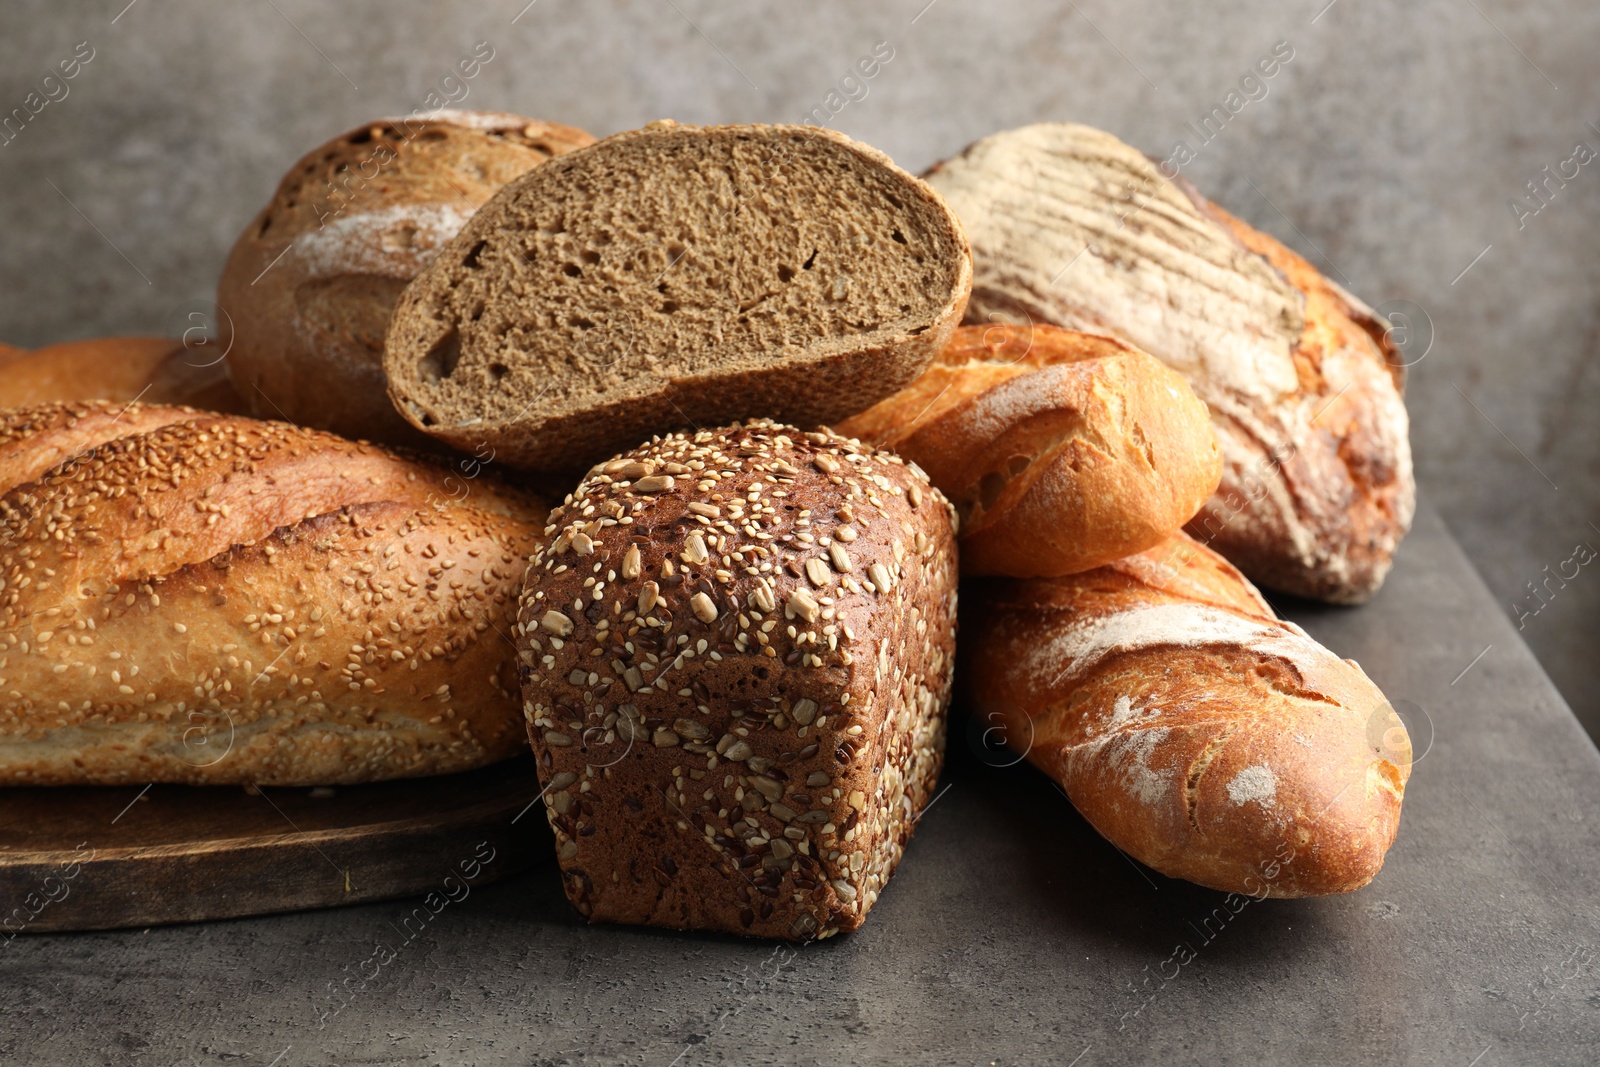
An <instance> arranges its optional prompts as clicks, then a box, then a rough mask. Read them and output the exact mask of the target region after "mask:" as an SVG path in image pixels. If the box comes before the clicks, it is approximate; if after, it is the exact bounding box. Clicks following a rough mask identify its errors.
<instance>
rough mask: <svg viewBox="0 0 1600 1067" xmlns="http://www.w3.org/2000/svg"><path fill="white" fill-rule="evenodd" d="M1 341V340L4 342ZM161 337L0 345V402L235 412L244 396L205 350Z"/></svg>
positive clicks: (216, 347) (209, 346)
mask: <svg viewBox="0 0 1600 1067" xmlns="http://www.w3.org/2000/svg"><path fill="white" fill-rule="evenodd" d="M7 347H9V346H7ZM221 351H222V349H221V347H220V346H219V345H214V344H207V345H204V346H199V347H196V348H195V349H190V348H188V347H186V346H185V345H184V343H183V342H182V341H178V340H174V339H171V338H166V337H102V338H96V339H95V340H91V341H67V342H63V343H62V344H55V345H46V346H45V347H44V348H36V349H34V350H32V351H24V350H22V349H11V350H10V351H9V352H8V353H0V408H20V407H29V406H32V405H36V404H54V403H70V402H74V401H82V400H118V401H121V402H123V403H127V402H129V401H131V400H143V401H144V402H145V403H147V404H184V405H188V406H190V407H197V408H205V409H207V410H210V411H222V412H229V413H232V414H239V413H242V412H243V411H244V403H243V401H241V400H240V398H239V394H238V393H236V392H234V390H233V384H232V383H231V382H230V381H229V380H228V372H227V369H226V368H225V367H223V365H222V361H221V359H220V358H219V357H218V356H215V355H213V352H221Z"/></svg>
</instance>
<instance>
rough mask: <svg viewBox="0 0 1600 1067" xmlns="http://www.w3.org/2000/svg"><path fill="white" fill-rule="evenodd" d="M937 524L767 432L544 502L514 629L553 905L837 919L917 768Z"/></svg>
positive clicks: (942, 582) (851, 916)
mask: <svg viewBox="0 0 1600 1067" xmlns="http://www.w3.org/2000/svg"><path fill="white" fill-rule="evenodd" d="M955 611H956V552H955V539H954V512H953V510H952V509H951V507H950V505H949V504H948V503H947V502H946V501H945V499H944V497H943V496H942V495H941V494H940V493H939V492H938V490H936V489H934V488H933V487H932V485H931V484H930V483H929V482H928V480H927V477H926V476H925V475H924V474H923V473H922V472H921V471H920V470H919V469H917V468H916V467H915V466H913V465H911V464H908V463H906V462H905V461H904V460H902V459H900V458H899V457H898V456H895V455H893V454H891V453H887V452H880V451H876V450H874V449H872V448H869V447H867V446H864V445H861V444H860V443H858V442H856V441H852V440H849V439H847V438H843V437H839V436H837V435H834V434H830V433H804V434H803V433H801V432H800V431H799V430H796V429H792V428H790V427H786V426H781V425H778V424H775V423H771V422H766V421H751V422H747V423H745V424H744V425H741V426H733V427H728V428H723V429H718V430H706V431H701V432H698V433H692V434H690V433H683V434H674V435H672V436H669V437H658V438H656V439H654V440H652V441H651V442H650V443H649V444H647V445H645V446H643V447H641V448H638V449H635V450H634V451H633V452H630V453H627V454H625V455H623V456H621V457H620V458H618V459H616V460H613V461H611V462H609V463H605V464H603V465H601V466H599V467H596V468H595V469H594V470H592V471H591V472H590V473H589V476H588V477H587V478H586V479H585V480H584V481H583V483H582V484H581V485H580V486H579V487H578V489H577V491H576V492H574V493H573V494H572V495H571V496H569V497H568V498H567V500H566V503H565V504H563V505H562V506H561V507H559V508H557V509H556V510H555V511H554V512H552V513H551V516H550V524H549V525H548V526H547V527H546V528H545V536H544V539H543V541H542V542H541V543H540V544H539V546H538V547H537V548H536V549H535V551H534V554H533V558H532V560H531V561H530V563H529V566H528V576H527V582H526V587H525V589H524V591H523V594H522V602H521V610H520V613H519V617H518V621H519V625H518V630H517V633H518V644H519V648H520V650H521V655H522V661H523V667H522V690H523V697H524V712H525V714H526V716H527V719H528V723H529V733H530V736H531V739H532V741H533V748H534V752H535V753H536V754H537V756H538V762H539V773H540V776H541V778H542V780H543V782H544V785H545V794H544V799H545V804H546V811H547V814H548V816H549V820H550V825H551V826H552V827H553V828H554V829H555V834H556V842H557V848H558V852H559V857H560V862H561V870H562V876H563V879H564V881H565V885H566V890H567V895H568V898H569V899H570V900H571V901H572V903H573V904H574V905H575V906H576V907H577V908H578V910H579V911H580V912H582V913H583V914H584V915H586V916H588V917H589V919H590V920H591V921H595V922H627V923H649V924H653V925H660V926H669V927H675V928H679V929H690V928H692V929H715V930H729V931H733V932H736V933H744V934H756V935H762V936H770V937H784V938H793V939H798V940H806V939H810V938H813V937H825V936H828V935H829V934H833V933H836V932H838V931H840V930H852V929H855V928H856V927H857V926H859V925H860V924H861V922H862V920H863V919H864V917H865V916H866V913H867V910H868V909H869V908H870V907H871V906H872V904H873V903H874V902H875V901H876V900H877V897H878V894H879V892H881V890H882V889H883V886H884V884H885V882H887V880H888V878H889V875H890V874H891V872H892V871H893V870H894V867H895V864H896V863H897V862H898V861H899V859H900V856H901V853H902V850H903V849H904V846H905V843H906V840H907V839H908V838H909V836H910V834H911V830H912V827H913V826H914V824H915V822H916V818H917V816H918V815H919V814H920V813H921V811H922V809H923V807H924V806H925V805H926V804H927V803H928V800H929V797H930V793H931V789H932V786H933V783H934V780H935V779H936V778H937V776H938V772H939V765H940V761H941V758H942V751H943V740H944V722H945V707H946V703H947V701H948V697H949V693H950V684H951V672H952V670H953V656H954V649H955Z"/></svg>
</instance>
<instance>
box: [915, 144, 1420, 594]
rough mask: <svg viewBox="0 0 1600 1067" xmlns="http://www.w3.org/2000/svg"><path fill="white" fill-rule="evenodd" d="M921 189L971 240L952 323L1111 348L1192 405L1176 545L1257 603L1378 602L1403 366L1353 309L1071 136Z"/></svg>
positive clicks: (1133, 154)
mask: <svg viewBox="0 0 1600 1067" xmlns="http://www.w3.org/2000/svg"><path fill="white" fill-rule="evenodd" d="M927 179H928V182H929V184H931V185H932V186H933V187H934V188H936V189H938V190H939V191H940V192H941V193H943V194H944V196H945V198H946V199H947V200H948V201H949V202H950V205H951V206H952V207H953V208H955V210H956V213H957V214H958V215H960V216H961V220H962V223H963V224H964V225H965V227H966V230H967V235H968V237H969V239H970V240H971V242H972V257H973V282H972V300H971V303H970V305H969V306H968V309H967V319H968V321H970V322H990V321H993V320H994V319H996V318H999V319H1001V320H1004V321H1015V322H1023V321H1027V322H1035V323H1037V322H1049V323H1055V324H1056V325H1060V326H1069V327H1073V328H1076V329H1083V330H1090V331H1093V332H1095V333H1105V334H1111V335H1113V336H1116V337H1121V338H1123V339H1125V340H1127V341H1129V342H1131V343H1133V344H1135V345H1138V346H1139V347H1140V348H1142V349H1143V350H1145V351H1146V352H1149V353H1150V354H1151V355H1153V356H1155V357H1156V358H1158V359H1160V360H1162V361H1163V362H1165V363H1167V364H1168V365H1169V366H1171V367H1173V368H1174V369H1176V370H1178V371H1180V372H1181V373H1182V374H1183V375H1184V376H1185V377H1186V378H1188V380H1189V382H1190V384H1191V385H1193V386H1194V389H1195V392H1196V393H1198V394H1199V395H1200V398H1201V399H1202V400H1204V401H1205V402H1206V404H1207V405H1208V406H1209V407H1210V409H1211V414H1212V417H1213V419H1214V420H1215V423H1216V429H1217V435H1218V439H1219V441H1220V443H1221V446H1222V452H1223V459H1224V469H1223V474H1222V483H1221V488H1220V489H1219V491H1218V492H1217V494H1216V495H1215V496H1213V497H1212V498H1211V500H1210V501H1209V502H1207V504H1206V506H1205V508H1204V509H1203V510H1202V511H1201V512H1200V514H1199V515H1198V516H1196V517H1195V519H1194V521H1193V522H1192V523H1191V524H1190V526H1189V530H1190V532H1191V533H1193V534H1194V535H1195V536H1196V537H1198V538H1200V539H1201V540H1203V541H1205V542H1206V543H1207V544H1209V545H1211V547H1213V548H1216V549H1218V550H1219V551H1221V552H1222V553H1223V555H1225V556H1227V557H1228V558H1229V559H1230V560H1232V561H1233V562H1234V563H1236V564H1238V565H1239V566H1240V567H1241V568H1242V569H1243V570H1244V571H1245V573H1247V574H1249V575H1250V576H1251V577H1252V578H1254V579H1255V580H1257V581H1259V582H1261V583H1262V584H1263V585H1267V586H1270V587H1272V588H1275V589H1282V590H1284V591H1286V592H1291V593H1296V594H1299V595H1301V596H1311V597H1318V598H1322V599H1326V600H1332V601H1337V602H1358V601H1361V600H1364V599H1366V598H1367V597H1369V596H1370V595H1372V593H1373V592H1374V591H1376V590H1377V588H1378V587H1379V585H1381V584H1382V582H1383V578H1384V576H1385V575H1386V574H1387V573H1388V571H1389V566H1390V562H1391V560H1392V558H1393V555H1394V551H1395V548H1396V546H1397V545H1398V544H1399V542H1400V539H1401V538H1402V537H1403V536H1404V535H1405V532H1406V530H1407V529H1409V528H1410V525H1411V516H1412V510H1413V507H1414V483H1413V479H1412V470H1411V450H1410V445H1409V442H1408V440H1407V426H1408V423H1407V417H1406V410H1405V405H1404V403H1403V402H1402V401H1401V397H1400V390H1399V384H1400V379H1401V377H1402V373H1401V368H1400V367H1399V366H1397V365H1396V364H1395V363H1394V362H1392V361H1390V360H1389V359H1388V355H1389V350H1388V348H1387V347H1386V346H1387V344H1388V342H1387V340H1386V334H1385V332H1384V325H1383V324H1380V323H1379V321H1378V319H1377V318H1376V316H1375V314H1374V313H1373V312H1372V310H1371V309H1370V308H1367V307H1366V306H1365V305H1364V304H1362V303H1361V302H1360V301H1359V300H1357V299H1356V298H1355V297H1353V296H1351V295H1350V294H1349V293H1347V292H1345V291H1344V290H1343V289H1341V288H1339V287H1338V286H1337V285H1335V284H1333V283H1332V282H1330V281H1329V280H1328V279H1326V278H1324V277H1323V276H1322V275H1321V274H1320V273H1319V272H1318V271H1317V270H1316V268H1314V267H1313V266H1312V265H1311V264H1310V263H1308V262H1306V261H1305V260H1304V259H1302V258H1301V257H1300V256H1297V255H1295V254H1294V253H1293V252H1291V251H1289V250H1288V249H1287V248H1285V247H1284V246H1283V245H1282V244H1280V243H1278V242H1277V241H1275V240H1273V239H1272V238H1271V237H1269V236H1267V235H1266V234H1263V233H1261V232H1259V231H1257V230H1255V229H1253V228H1252V227H1250V226H1248V225H1246V224H1245V223H1243V222H1241V221H1239V220H1238V219H1235V218H1233V217H1232V216H1230V215H1228V214H1227V213H1226V212H1224V211H1222V210H1221V209H1220V208H1218V207H1216V205H1214V204H1211V203H1209V202H1208V201H1206V200H1205V198H1204V197H1202V196H1200V195H1199V193H1198V192H1196V191H1195V190H1194V188H1193V187H1192V186H1191V185H1189V184H1188V183H1187V182H1184V181H1181V180H1178V181H1173V180H1169V179H1168V178H1166V177H1164V176H1163V175H1162V173H1161V172H1160V170H1158V169H1157V167H1156V165H1155V164H1153V163H1151V162H1150V161H1149V160H1148V159H1146V158H1145V157H1144V156H1143V155H1141V154H1140V153H1139V152H1138V151H1137V150H1136V149H1134V148H1132V147H1131V146H1129V145H1126V144H1124V143H1123V142H1121V141H1119V140H1117V139H1116V138H1115V137H1112V136H1111V135H1110V134H1107V133H1103V132H1101V131H1099V130H1094V129H1090V128H1089V127H1087V126H1079V125H1073V124H1069V123H1042V124H1039V125H1034V126H1027V127H1024V128H1022V129H1017V130H1009V131H1006V132H1004V133H998V134H995V135H993V136H991V137H987V138H985V139H983V140H981V141H979V142H977V143H976V144H974V145H972V146H970V147H968V148H967V149H966V150H965V151H963V152H962V153H961V154H960V155H959V156H957V157H955V158H954V159H951V160H949V161H947V162H945V163H942V164H940V165H939V166H937V167H935V168H934V169H933V170H932V171H931V172H930V173H929V174H928V175H927Z"/></svg>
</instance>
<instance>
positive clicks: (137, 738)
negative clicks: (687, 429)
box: [0, 402, 545, 785]
mask: <svg viewBox="0 0 1600 1067" xmlns="http://www.w3.org/2000/svg"><path fill="white" fill-rule="evenodd" d="M458 483H459V476H457V475H455V474H453V473H452V472H451V470H450V469H449V468H448V467H445V466H444V465H442V464H439V463H430V462H417V461H413V460H409V459H406V458H404V457H401V456H398V455H395V454H394V453H392V452H388V451H386V450H384V449H381V448H378V447H376V446H372V445H367V444H359V443H356V442H351V441H345V440H343V439H341V438H338V437H335V436H333V435H332V434H327V433H322V432H320V431H312V430H304V429H301V428H299V427H294V426H288V425H285V424H283V423H271V422H259V421H257V420H254V419H248V418H241V417H235V416H223V415H213V414H209V413H206V412H201V411H196V410H194V409H192V408H178V407H159V406H153V405H144V404H109V403H105V402H95V403H88V404H78V405H68V404H62V405H49V406H45V407H41V408H31V409H20V410H12V411H6V412H0V590H3V591H4V598H3V599H0V783H3V784H7V785H65V784H92V785H106V784H126V783H145V782H151V781H163V782H188V783H194V784H222V783H261V784H268V785H270V784H278V785H320V784H337V783H351V782H365V781H374V780H378V779H385V778H400V777H411V776H415V775H424V774H439V773H445V772H449V771H456V770H464V769H467V768H470V767H475V766H480V765H482V764H485V763H488V762H491V761H493V760H497V759H503V758H506V757H508V756H511V755H514V754H516V753H517V752H518V751H519V750H521V749H522V746H523V740H522V727H521V724H520V722H519V720H518V717H517V694H516V689H517V679H516V672H515V652H514V650H513V649H512V647H511V645H510V644H509V638H508V637H507V636H506V635H508V634H509V632H510V629H511V627H512V625H513V624H514V621H515V612H516V595H517V591H518V588H519V584H520V581H521V576H522V569H523V562H524V560H525V559H526V556H527V553H528V551H529V550H530V549H531V542H532V539H533V538H534V536H535V535H536V534H537V533H538V531H539V530H541V529H542V528H543V523H544V516H545V509H544V507H543V506H542V505H541V504H540V503H539V502H538V501H537V500H535V499H533V498H530V497H526V496H524V495H523V494H520V493H517V492H515V491H512V490H509V489H507V488H505V487H503V486H498V485H494V484H492V483H491V482H490V481H489V480H488V479H486V478H485V479H479V480H478V481H477V482H475V483H474V484H473V485H472V486H471V487H470V492H467V493H463V492H461V491H460V489H459V486H458Z"/></svg>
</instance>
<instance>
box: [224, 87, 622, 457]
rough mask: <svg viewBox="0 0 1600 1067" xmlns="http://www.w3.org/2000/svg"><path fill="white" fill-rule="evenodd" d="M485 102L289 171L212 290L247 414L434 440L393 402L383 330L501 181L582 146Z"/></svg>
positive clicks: (414, 122)
mask: <svg viewBox="0 0 1600 1067" xmlns="http://www.w3.org/2000/svg"><path fill="white" fill-rule="evenodd" d="M593 141H594V138H593V137H591V136H590V135H589V134H587V133H584V132H583V131H582V130H576V129H573V128H572V127H570V126H562V125H559V124H557V123H553V122H541V121H539V120H537V119H530V118H525V117H523V116H521V115H511V114H506V113H503V112H494V111H453V110H448V109H446V110H442V111H436V112H432V113H430V114H429V115H427V116H426V117H423V118H408V119H380V120H377V121H375V122H368V123H365V124H363V125H361V126H358V127H356V128H355V129H353V130H350V131H348V132H346V133H343V134H340V135H339V136H338V137H335V138H333V139H332V140H331V141H328V142H327V143H326V144H322V145H319V146H318V147H316V148H315V149H313V150H312V151H310V152H308V153H307V154H306V155H305V156H304V157H302V158H301V159H300V160H298V161H297V162H296V163H295V165H294V166H293V167H291V168H289V172H288V173H287V174H285V175H284V177H283V181H282V182H281V183H279V185H278V189H277V191H276V192H275V193H274V194H273V197H272V200H271V201H270V202H269V203H268V204H267V206H266V207H264V208H262V210H261V211H260V213H258V214H257V215H256V217H255V218H254V219H252V220H251V221H250V225H249V226H247V227H245V230H244V232H243V233H242V234H240V235H239V238H238V240H237V241H236V242H235V244H234V246H233V251H232V252H231V253H230V254H229V256H228V262H227V265H226V266H225V267H224V268H223V272H222V279H221V282H220V283H219V285H218V289H217V303H218V305H219V307H220V308H221V309H222V311H223V313H224V314H223V315H221V316H219V318H220V319H221V320H222V324H223V325H224V326H227V325H228V324H229V323H231V324H232V327H233V329H232V337H231V342H232V343H231V347H230V349H229V352H228V369H229V370H230V372H231V373H232V375H233V379H234V381H235V382H236V383H238V387H239V392H240V393H241V394H242V395H243V396H244V398H245V399H246V400H247V401H248V402H249V404H250V405H251V407H252V409H253V413H254V414H256V415H258V416H260V417H262V418H268V419H287V420H290V421H293V422H298V423H301V424H303V425H307V426H317V427H320V428H322V429H325V430H332V431H333V432H335V433H339V434H343V435H344V436H346V437H356V438H365V439H368V440H373V441H383V442H388V443H391V444H401V445H411V446H417V445H429V446H431V445H432V439H431V438H429V437H427V436H426V435H424V434H420V433H418V432H417V431H416V430H414V429H412V428H411V426H410V425H409V424H407V423H406V421H405V420H404V419H402V418H401V417H400V416H399V414H397V413H396V412H395V410H394V405H393V404H391V403H390V402H389V396H388V392H387V385H386V382H385V380H384V376H383V335H384V331H385V330H386V329H387V328H388V325H389V316H390V314H391V313H392V312H393V311H394V305H395V301H396V300H397V299H398V298H399V296H400V291H401V290H402V289H404V288H405V285H406V283H407V282H409V281H410V280H411V279H412V278H414V277H415V276H416V274H417V272H418V271H420V270H421V269H422V268H423V267H425V266H426V265H427V264H428V263H429V262H431V261H432V259H433V257H434V256H435V255H436V254H437V253H438V251H439V249H440V248H441V247H443V246H444V245H445V244H446V243H447V242H448V241H449V240H450V238H452V237H454V236H455V235H456V233H457V231H459V230H460V229H461V226H462V224H464V223H465V222H466V220H467V219H468V218H469V217H470V216H471V215H472V213H473V212H474V211H475V210H476V209H477V208H479V207H480V206H482V205H483V203H484V202H485V201H487V200H488V199H489V198H490V197H491V196H493V195H494V193H495V192H496V191H497V190H498V189H499V188H500V187H501V186H502V185H504V184H505V183H506V182H507V181H510V180H511V179H512V178H515V177H517V176H518V175H520V174H523V173H525V172H526V171H528V170H531V169H532V168H534V167H537V166H539V165H540V164H541V163H543V162H544V161H545V160H547V159H550V158H552V157H554V156H558V155H562V154H563V153H566V152H570V151H572V150H573V149H574V148H578V147H581V146H583V145H586V144H590V143H592V142H593Z"/></svg>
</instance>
